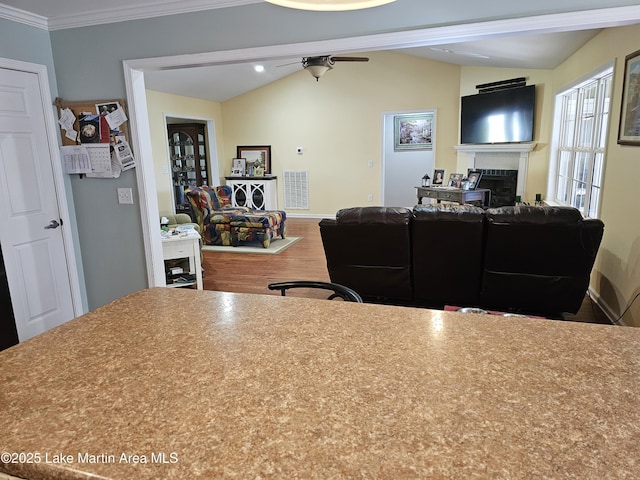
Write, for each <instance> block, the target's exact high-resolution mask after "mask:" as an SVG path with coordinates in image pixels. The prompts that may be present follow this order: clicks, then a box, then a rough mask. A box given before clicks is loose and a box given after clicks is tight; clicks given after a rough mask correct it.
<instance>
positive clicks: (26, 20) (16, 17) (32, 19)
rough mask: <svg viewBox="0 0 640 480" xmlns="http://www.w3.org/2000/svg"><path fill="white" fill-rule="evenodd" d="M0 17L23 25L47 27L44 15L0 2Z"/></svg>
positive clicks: (46, 28) (43, 28)
mask: <svg viewBox="0 0 640 480" xmlns="http://www.w3.org/2000/svg"><path fill="white" fill-rule="evenodd" d="M0 18H4V19H6V20H11V21H12V22H17V23H22V24H24V25H29V26H30V27H36V28H41V29H42V30H48V29H49V24H48V22H47V19H46V17H43V16H41V15H35V14H33V13H29V12H26V11H24V10H20V9H19V8H14V7H10V6H8V5H2V4H0Z"/></svg>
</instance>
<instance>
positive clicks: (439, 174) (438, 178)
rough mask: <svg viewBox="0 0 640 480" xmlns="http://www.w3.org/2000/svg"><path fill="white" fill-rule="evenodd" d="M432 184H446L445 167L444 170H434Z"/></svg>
mask: <svg viewBox="0 0 640 480" xmlns="http://www.w3.org/2000/svg"><path fill="white" fill-rule="evenodd" d="M431 185H444V168H443V169H442V170H440V169H437V168H436V169H435V170H434V171H433V181H432V182H431Z"/></svg>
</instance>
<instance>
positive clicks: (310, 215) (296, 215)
mask: <svg viewBox="0 0 640 480" xmlns="http://www.w3.org/2000/svg"><path fill="white" fill-rule="evenodd" d="M286 212H287V218H319V219H322V218H336V214H335V213H327V214H326V215H323V214H321V213H291V212H290V211H289V210H286Z"/></svg>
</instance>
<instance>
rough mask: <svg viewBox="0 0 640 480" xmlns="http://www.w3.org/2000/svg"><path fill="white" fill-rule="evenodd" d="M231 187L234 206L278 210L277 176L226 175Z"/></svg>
mask: <svg viewBox="0 0 640 480" xmlns="http://www.w3.org/2000/svg"><path fill="white" fill-rule="evenodd" d="M224 178H225V180H226V181H227V185H229V186H230V187H231V190H232V192H231V203H232V205H233V206H234V207H249V208H253V209H257V210H277V209H278V191H277V187H276V178H277V177H224Z"/></svg>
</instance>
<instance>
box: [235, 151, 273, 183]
mask: <svg viewBox="0 0 640 480" xmlns="http://www.w3.org/2000/svg"><path fill="white" fill-rule="evenodd" d="M236 156H237V157H238V158H244V159H245V160H246V162H247V163H246V174H247V175H249V176H254V175H255V173H254V172H255V169H256V168H262V169H263V172H264V173H263V175H264V174H268V173H271V145H264V146H241V147H240V146H239V147H237V152H236Z"/></svg>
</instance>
